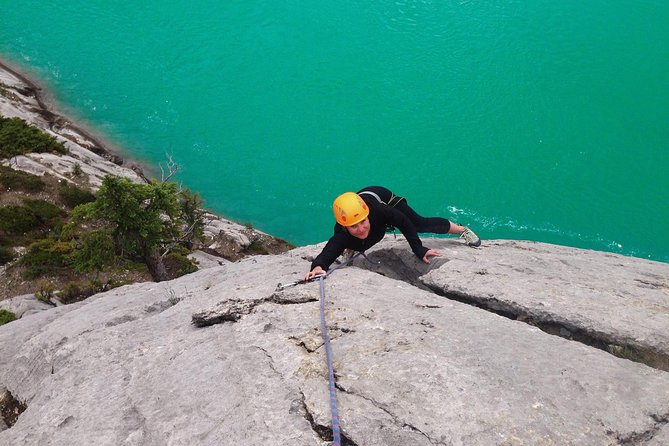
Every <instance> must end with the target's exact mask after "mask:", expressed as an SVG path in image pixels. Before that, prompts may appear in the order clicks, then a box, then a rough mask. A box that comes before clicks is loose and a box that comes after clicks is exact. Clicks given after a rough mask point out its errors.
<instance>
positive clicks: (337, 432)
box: [318, 252, 378, 446]
mask: <svg viewBox="0 0 669 446" xmlns="http://www.w3.org/2000/svg"><path fill="white" fill-rule="evenodd" d="M360 255H362V256H363V257H364V258H365V259H366V260H367V261H368V262H371V263H378V262H374V261H372V260H370V259H369V257H367V255H366V254H365V253H364V252H358V253H356V254H355V255H353V256H352V257H351V258H350V259H349V260H348V261H346V262H344V263H342V264H339V265H337V266H335V267H334V268H330V269H329V270H328V272H327V273H325V274H322V275H320V276H319V277H318V281H319V282H320V291H321V299H320V300H321V334H322V335H323V344H324V345H325V356H326V358H327V363H328V381H329V388H330V411H331V412H332V445H333V446H341V429H340V427H339V412H338V411H337V391H336V388H335V377H334V367H333V366H332V346H331V345H330V337H329V336H328V327H327V324H326V322H325V282H323V280H324V279H325V278H326V277H327V276H329V275H330V274H332V273H333V272H334V271H335V270H337V269H339V268H343V267H345V266H348V265H349V264H351V262H353V260H355V259H356V257H358V256H360Z"/></svg>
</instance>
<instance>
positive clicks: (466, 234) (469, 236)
mask: <svg viewBox="0 0 669 446" xmlns="http://www.w3.org/2000/svg"><path fill="white" fill-rule="evenodd" d="M460 238H463V239H465V242H467V245H469V246H471V247H472V248H476V247H478V246H481V239H480V238H479V236H478V235H476V234H474V231H472V230H471V229H469V228H468V227H467V226H465V230H464V231H462V233H461V234H460Z"/></svg>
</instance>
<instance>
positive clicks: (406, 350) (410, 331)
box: [0, 240, 669, 446]
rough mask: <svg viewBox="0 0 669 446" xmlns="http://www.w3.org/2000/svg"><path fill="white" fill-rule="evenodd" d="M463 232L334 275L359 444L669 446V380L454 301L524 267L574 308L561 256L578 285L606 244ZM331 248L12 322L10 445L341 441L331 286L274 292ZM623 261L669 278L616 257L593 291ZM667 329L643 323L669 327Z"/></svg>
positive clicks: (623, 316)
mask: <svg viewBox="0 0 669 446" xmlns="http://www.w3.org/2000/svg"><path fill="white" fill-rule="evenodd" d="M458 243H459V242H457V241H456V242H453V241H450V240H426V245H428V246H430V247H438V248H440V249H441V250H442V251H443V252H444V254H445V255H444V258H442V259H440V260H439V261H436V262H433V264H432V265H424V264H419V263H418V260H417V259H412V258H411V256H413V254H411V252H410V250H409V249H408V246H407V245H406V244H405V243H404V242H403V241H401V240H397V241H396V242H394V241H389V242H383V243H382V244H380V245H379V246H378V248H377V249H376V250H374V252H370V253H369V254H370V258H372V259H373V260H374V259H375V260H380V261H381V262H383V263H382V264H381V265H378V264H377V265H373V264H371V263H368V262H367V261H365V260H356V261H355V264H354V266H352V267H348V268H342V269H340V270H337V271H335V272H334V273H333V274H332V275H330V276H329V277H328V278H327V279H326V280H324V281H323V284H324V295H325V304H326V312H325V317H326V320H327V327H328V332H329V335H330V338H331V343H332V349H333V353H334V361H333V364H334V371H335V377H336V381H337V401H338V410H339V416H340V420H341V427H342V433H343V437H344V442H343V444H346V445H358V446H362V445H365V446H376V445H384V446H388V445H398V446H399V445H426V446H427V445H467V446H470V445H475V446H476V445H481V446H484V445H485V446H489V445H627V444H648V445H660V444H664V441H665V440H666V438H667V435H669V373H667V372H665V371H662V370H658V369H657V368H653V367H649V366H647V365H645V364H642V363H639V362H633V361H629V360H626V359H621V358H619V357H616V356H614V355H612V354H610V353H607V352H606V351H603V350H602V349H599V348H594V347H592V346H589V345H585V344H583V343H581V342H576V341H573V340H568V339H565V338H562V337H559V336H554V335H551V334H548V333H546V332H545V331H542V330H541V329H539V328H537V327H535V326H532V325H530V324H528V323H526V322H523V321H520V320H513V319H510V318H509V317H504V316H501V315H499V314H496V313H494V312H491V311H487V310H486V309H484V308H480V307H477V306H476V305H472V304H468V303H465V302H461V301H458V300H455V299H451V298H449V297H448V296H449V295H450V294H451V293H452V292H453V291H452V289H455V288H456V287H457V289H458V290H466V291H465V292H464V293H465V294H467V295H469V294H471V295H473V296H477V297H478V298H479V299H480V300H482V301H483V300H485V299H491V298H492V297H495V296H496V295H495V294H494V293H497V294H500V293H503V294H504V295H508V296H511V295H514V292H513V291H514V290H515V291H516V294H517V293H520V292H521V291H522V289H523V286H522V285H521V284H520V283H519V281H521V279H522V280H525V282H523V283H524V285H525V286H527V287H534V288H531V289H533V290H534V291H533V292H532V293H528V294H532V295H538V296H540V298H539V297H536V298H535V299H536V300H535V301H533V302H534V303H533V304H532V305H536V306H539V304H540V303H541V304H543V306H544V307H550V310H551V311H553V312H554V313H555V314H556V316H555V317H558V316H560V315H562V314H563V313H564V316H560V317H563V318H564V319H572V318H575V315H574V314H573V313H572V312H571V311H570V309H569V308H568V307H569V305H566V304H563V306H559V305H557V304H555V303H553V302H558V301H560V300H561V299H566V297H564V295H563V294H561V293H562V291H563V290H564V287H565V286H566V285H565V284H566V283H567V282H566V281H565V282H560V280H561V279H560V270H559V269H556V267H557V266H558V265H560V264H562V265H565V263H564V261H566V260H565V259H566V257H565V256H567V255H568V254H569V255H571V256H572V257H571V259H573V262H574V264H575V265H576V266H575V267H574V268H573V271H574V272H573V273H572V281H573V280H574V278H575V277H576V276H575V274H576V273H575V271H576V270H581V271H582V273H583V277H585V276H587V275H588V274H589V275H591V276H592V277H595V276H597V274H600V273H599V271H600V269H601V268H602V267H603V266H602V263H601V262H602V261H603V260H602V259H601V258H600V256H597V255H595V254H591V253H588V252H582V251H580V250H571V249H569V248H562V247H551V246H550V245H534V244H526V243H520V242H501V241H500V242H494V244H493V243H492V242H488V243H487V244H486V242H484V246H483V247H482V248H480V249H477V250H474V249H470V248H467V247H465V246H464V245H461V244H458ZM497 243H498V244H499V245H497ZM528 248H532V249H528ZM318 249H319V247H317V246H312V247H303V248H299V249H296V250H294V251H292V252H289V253H287V254H284V255H277V256H259V257H253V258H248V259H245V260H242V261H240V262H236V263H229V264H224V265H222V266H214V267H211V268H208V269H205V270H201V271H198V272H196V273H193V274H190V275H187V276H183V277H180V278H179V279H176V280H173V281H170V282H161V283H144V284H136V285H130V286H125V287H121V288H118V289H114V290H111V291H109V292H106V293H103V294H99V295H96V296H93V297H91V298H89V299H87V300H86V301H84V302H80V303H77V304H73V305H68V306H63V307H58V308H53V309H49V310H46V311H42V312H40V313H36V314H32V315H29V316H26V317H24V318H22V319H19V320H17V321H14V322H11V323H9V324H7V325H4V326H2V327H0V355H2V358H3V361H2V362H1V363H0V387H2V386H4V387H6V388H7V389H8V390H9V391H11V393H12V395H14V397H15V398H17V399H18V400H20V401H22V402H24V403H25V404H26V406H27V408H26V410H25V411H24V412H23V413H22V414H21V415H20V416H19V418H18V420H17V422H16V424H14V425H13V426H12V427H11V428H9V429H5V430H3V431H1V432H0V444H3V445H4V444H7V445H13V444H22V445H23V444H25V445H41V444H49V445H68V446H70V445H75V446H76V445H82V446H83V445H90V444H96V445H119V444H127V445H149V446H151V445H156V446H157V445H167V444H169V445H266V444H279V445H284V444H285V445H326V444H329V441H330V440H331V437H330V432H329V429H330V426H331V425H330V423H331V417H330V416H331V411H330V404H329V394H328V380H327V367H326V361H325V353H324V348H323V341H322V338H321V333H320V312H319V297H320V289H319V284H318V283H317V282H311V283H307V284H304V285H298V286H295V287H293V288H287V289H285V290H283V291H277V283H284V284H285V283H291V282H294V281H296V280H299V279H300V278H301V277H302V276H303V275H304V273H305V272H306V270H307V269H308V268H309V259H310V258H312V257H313V256H314V255H316V254H317V253H318ZM407 253H408V256H407V255H406V254H407ZM525 257H528V260H527V261H526V262H523V261H522V259H523V258H525ZM615 262H622V263H623V266H621V267H620V268H621V269H625V270H630V271H636V272H637V273H638V274H639V275H640V276H638V277H643V278H644V279H643V280H645V281H646V282H649V283H653V284H656V283H660V284H661V283H662V280H661V278H660V279H658V277H657V276H658V275H659V276H662V275H663V274H664V276H663V277H664V278H665V279H666V277H667V276H666V268H667V266H666V265H664V264H659V265H657V264H655V263H653V262H646V261H644V260H640V259H629V258H620V257H618V256H614V258H613V259H612V260H611V263H610V264H606V263H605V264H604V268H605V269H607V272H606V273H605V272H601V274H612V275H611V276H609V277H610V278H611V280H608V281H607V280H605V279H604V278H602V280H599V281H594V280H593V281H591V282H590V283H591V285H590V286H591V287H592V289H591V290H590V291H589V292H591V293H594V292H595V291H593V289H594V290H597V289H599V290H600V293H601V294H607V293H608V292H609V291H607V290H611V289H612V288H614V287H616V286H617V284H618V283H619V282H622V279H620V280H617V279H613V278H617V277H623V276H622V274H623V273H622V272H620V271H618V270H617V269H616V268H615V267H614V266H615V265H614V264H615ZM508 265H513V268H512V267H510V266H508ZM553 265H554V266H555V267H554V266H553ZM531 266H533V268H531ZM564 267H565V268H569V267H568V265H565V266H564ZM484 268H485V270H486V273H485V274H480V273H481V271H483V269H484ZM514 268H516V269H519V270H521V271H523V274H524V276H523V274H521V272H520V271H518V272H517V274H518V276H514V275H512V274H511V273H510V272H509V270H511V271H513V270H514ZM542 268H545V272H544V273H541V274H543V279H540V278H539V277H541V274H540V271H541V270H542ZM498 271H499V273H498ZM570 271H572V269H570ZM502 273H504V274H506V276H503V275H502ZM498 274H499V278H498V280H497V282H495V283H494V284H492V283H488V282H486V281H487V280H489V279H491V278H492V277H496V276H498ZM619 274H620V276H619ZM393 275H395V276H397V278H395V277H393ZM550 275H555V277H552V278H551V277H549V276H550ZM528 277H531V278H534V279H533V280H530V279H529V278H528ZM636 277H637V276H633V278H632V279H629V280H631V281H632V282H631V283H632V284H633V283H637V282H638V281H635V279H634V278H636ZM398 279H401V280H398ZM477 280H484V281H483V282H481V283H479V284H478V286H480V288H477V289H476V290H473V289H474V287H475V286H477V282H476V281H477ZM540 280H544V283H543V285H544V286H543V287H540V286H539V285H538V282H539V281H540ZM554 280H557V281H558V282H557V285H553V281H554ZM535 282H536V283H535ZM578 283H580V282H571V285H572V286H576V285H575V284H578ZM438 284H440V285H438ZM446 286H448V287H450V288H449V291H447V292H444V290H443V289H442V288H439V287H446ZM432 287H435V290H433V289H431V288H432ZM654 289H655V288H648V287H636V288H634V287H629V286H627V285H624V284H623V286H622V287H621V290H624V291H621V293H622V292H624V293H626V295H627V294H629V296H633V298H632V297H629V301H630V302H632V304H631V305H630V306H629V308H628V307H627V306H625V305H622V304H621V305H620V306H619V307H618V308H617V310H616V311H610V312H609V313H607V315H608V322H607V320H606V319H605V318H600V319H596V318H595V320H596V323H597V324H598V326H600V327H601V328H602V331H604V330H603V329H604V328H607V329H608V330H609V331H612V332H615V330H616V329H615V328H612V327H618V326H624V325H625V324H623V323H622V322H624V321H625V320H627V319H629V318H635V317H637V316H635V315H634V314H635V312H636V311H637V308H638V307H639V306H643V305H640V304H638V303H639V302H645V301H646V300H647V299H648V300H650V301H652V299H658V300H657V302H656V306H655V307H652V306H649V307H648V308H647V309H646V310H645V311H648V312H649V314H651V313H652V311H651V310H650V309H652V308H655V309H656V311H657V313H662V312H663V311H664V310H663V308H664V307H663V306H662V305H663V303H662V302H663V301H662V297H661V295H660V296H657V295H656V294H654V292H653V293H649V294H647V293H648V291H649V290H654ZM660 289H661V287H660ZM541 290H543V294H540V295H539V291H541ZM442 294H443V295H442ZM490 294H493V296H492V297H491V296H490ZM589 296H590V295H589ZM517 299H519V298H517ZM589 299H590V300H591V301H592V302H593V304H596V302H597V301H596V298H595V297H589ZM499 300H500V301H502V299H499ZM528 301H529V298H528ZM549 303H550V305H548V304H549ZM664 303H665V304H666V300H665V301H664ZM525 305H526V306H527V307H528V308H531V307H532V305H530V303H525ZM649 308H650V309H649ZM628 309H629V312H630V314H627V310H628ZM586 310H587V309H586V308H585V304H583V310H582V312H585V311H586ZM593 313H594V312H593ZM655 316H656V317H658V320H659V321H662V319H661V318H660V317H659V316H658V315H655ZM197 320H200V321H205V322H206V323H202V324H198V325H196V323H194V322H195V321H197ZM621 321H622V322H621ZM628 325H629V326H632V325H633V324H628ZM654 327H655V328H654V329H655V330H658V331H657V332H652V333H651V331H652V330H649V329H648V328H647V327H639V328H640V329H643V330H644V332H647V333H648V336H651V334H652V335H653V336H655V337H657V338H660V339H661V338H662V336H664V335H666V333H667V332H669V325H662V324H661V323H660V324H659V325H657V326H654ZM626 330H627V331H630V332H631V333H634V330H631V329H629V330H628V329H626ZM629 337H634V335H633V334H630V335H629ZM655 342H656V343H659V344H661V342H657V341H655ZM654 345H655V344H654Z"/></svg>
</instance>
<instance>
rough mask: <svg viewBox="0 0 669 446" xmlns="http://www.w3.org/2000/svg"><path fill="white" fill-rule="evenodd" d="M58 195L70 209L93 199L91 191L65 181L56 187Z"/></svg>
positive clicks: (93, 195)
mask: <svg viewBox="0 0 669 446" xmlns="http://www.w3.org/2000/svg"><path fill="white" fill-rule="evenodd" d="M58 197H59V198H60V200H61V201H62V202H63V203H64V204H65V206H67V207H69V208H70V209H74V208H75V207H77V206H79V205H80V204H86V203H90V202H91V201H95V194H93V192H91V191H88V190H84V189H81V188H79V187H77V186H73V185H71V184H66V183H63V184H61V186H60V187H59V188H58Z"/></svg>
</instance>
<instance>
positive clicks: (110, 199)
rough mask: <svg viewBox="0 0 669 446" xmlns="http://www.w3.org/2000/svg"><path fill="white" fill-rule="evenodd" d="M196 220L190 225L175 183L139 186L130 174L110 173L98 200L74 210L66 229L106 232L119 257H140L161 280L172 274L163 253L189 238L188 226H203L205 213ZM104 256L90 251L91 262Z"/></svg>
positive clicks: (104, 181) (133, 258) (153, 274)
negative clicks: (89, 228)
mask: <svg viewBox="0 0 669 446" xmlns="http://www.w3.org/2000/svg"><path fill="white" fill-rule="evenodd" d="M191 216H192V214H191ZM188 218H190V217H188ZM193 219H194V221H193V222H192V223H191V224H190V226H187V215H186V211H185V210H184V205H183V202H182V200H181V199H180V193H179V192H178V191H177V186H176V184H175V183H165V182H163V183H159V182H157V181H152V182H151V183H149V184H137V183H133V182H132V181H130V180H129V179H127V178H119V177H112V176H107V177H106V178H105V179H104V180H103V182H102V185H101V186H100V189H99V190H98V192H97V195H96V199H95V201H93V202H91V203H87V204H83V205H81V206H77V207H76V208H75V210H74V213H73V218H72V222H71V223H70V224H69V225H68V227H67V232H68V233H74V232H76V229H77V228H81V227H82V225H83V224H84V223H89V224H93V225H95V226H96V227H97V228H102V229H104V230H106V231H108V233H109V234H111V237H112V240H113V244H114V249H115V254H116V255H117V256H119V257H121V258H128V259H131V260H136V259H141V260H142V261H143V262H144V263H145V264H146V265H147V266H148V268H149V272H150V273H151V276H152V277H153V279H154V280H155V281H162V280H167V279H168V278H169V275H168V272H167V270H166V268H165V263H164V257H165V256H166V255H167V254H169V253H170V252H171V251H172V249H173V248H174V247H175V246H179V245H180V244H181V243H183V242H184V239H185V238H186V237H187V236H190V232H188V231H187V230H184V228H185V227H190V228H195V227H200V225H201V224H202V223H201V217H199V218H198V217H197V215H195V216H194V217H193ZM99 241H100V240H99ZM89 246H92V245H89ZM96 252H97V254H96ZM102 255H105V253H103V251H102V250H101V249H97V250H91V252H90V253H89V261H97V260H95V257H96V256H102ZM98 260H99V259H98Z"/></svg>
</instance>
